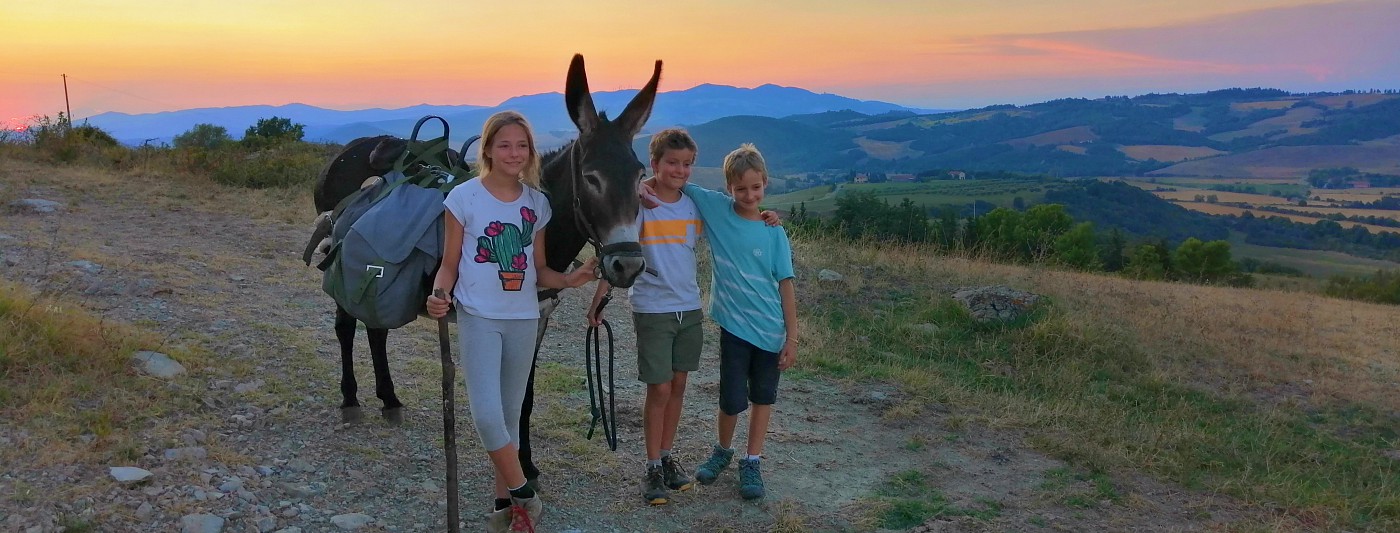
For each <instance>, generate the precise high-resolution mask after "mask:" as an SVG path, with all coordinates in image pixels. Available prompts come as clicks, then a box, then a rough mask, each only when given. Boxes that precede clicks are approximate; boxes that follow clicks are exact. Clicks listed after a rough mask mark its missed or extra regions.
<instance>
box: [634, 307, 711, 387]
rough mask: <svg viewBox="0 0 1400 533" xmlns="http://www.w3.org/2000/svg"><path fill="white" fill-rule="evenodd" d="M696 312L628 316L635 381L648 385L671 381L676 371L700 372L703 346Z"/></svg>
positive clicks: (700, 315)
mask: <svg viewBox="0 0 1400 533" xmlns="http://www.w3.org/2000/svg"><path fill="white" fill-rule="evenodd" d="M703 319H704V313H703V312H702V311H700V310H699V309H696V310H694V311H683V312H679V313H632V325H633V326H634V328H635V329H636V330H637V379H639V380H641V381H642V382H644V383H647V384H649V385H658V384H661V383H665V382H667V381H671V378H673V377H675V373H676V372H694V371H696V370H699V369H700V349H701V347H702V346H703V345H704V339H703V337H702V333H701V332H702V331H703V328H701V322H702V320H703Z"/></svg>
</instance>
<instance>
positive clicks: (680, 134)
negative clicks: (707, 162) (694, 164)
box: [649, 128, 700, 163]
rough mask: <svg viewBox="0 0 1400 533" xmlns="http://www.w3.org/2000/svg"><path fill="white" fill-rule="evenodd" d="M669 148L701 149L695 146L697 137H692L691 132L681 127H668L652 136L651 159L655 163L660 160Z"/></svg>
mask: <svg viewBox="0 0 1400 533" xmlns="http://www.w3.org/2000/svg"><path fill="white" fill-rule="evenodd" d="M667 150H690V151H691V152H699V151H700V149H699V148H696V146H695V139H692V138H691V137H690V134H689V133H687V132H686V131H685V130H683V129H680V128H666V129H664V130H661V131H658V132H656V135H652V136H651V146H650V148H649V151H650V152H651V161H652V162H653V163H655V162H657V161H660V160H661V156H664V155H666V151H667Z"/></svg>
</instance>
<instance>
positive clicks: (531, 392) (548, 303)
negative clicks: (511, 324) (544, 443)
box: [520, 296, 559, 490]
mask: <svg viewBox="0 0 1400 533" xmlns="http://www.w3.org/2000/svg"><path fill="white" fill-rule="evenodd" d="M558 307H559V297H558V296H555V297H552V298H546V299H544V300H541V301H540V322H539V324H540V326H539V332H537V333H536V334H535V357H534V360H532V361H530V380H529V381H527V382H526V383H525V401H524V402H523V403H522V405H521V406H520V470H522V471H524V472H525V480H526V482H528V483H529V484H530V486H531V487H533V488H534V489H536V490H538V489H539V484H540V482H539V477H540V469H539V468H537V467H535V462H534V460H532V458H531V456H530V413H531V412H533V411H534V410H535V368H536V367H537V366H539V362H540V344H541V343H543V342H544V332H545V330H548V329H549V317H550V316H551V315H553V314H554V310H555V309H556V308H558Z"/></svg>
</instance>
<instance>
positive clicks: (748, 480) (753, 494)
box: [739, 459, 763, 500]
mask: <svg viewBox="0 0 1400 533" xmlns="http://www.w3.org/2000/svg"><path fill="white" fill-rule="evenodd" d="M739 495H740V496H743V497H744V499H745V500H756V499H758V498H762V497H763V474H761V473H759V471H758V459H740V460H739Z"/></svg>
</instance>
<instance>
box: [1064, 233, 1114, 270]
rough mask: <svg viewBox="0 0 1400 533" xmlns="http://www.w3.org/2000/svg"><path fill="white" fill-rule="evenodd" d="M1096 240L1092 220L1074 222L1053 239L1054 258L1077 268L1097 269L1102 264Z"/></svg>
mask: <svg viewBox="0 0 1400 533" xmlns="http://www.w3.org/2000/svg"><path fill="white" fill-rule="evenodd" d="M1096 241H1097V239H1096V238H1095V237H1094V223H1093V222H1080V223H1078V224H1075V225H1074V227H1073V228H1070V230H1069V231H1066V232H1065V233H1064V234H1063V235H1060V237H1059V238H1057V239H1055V260H1056V261H1058V262H1060V263H1061V264H1064V265H1069V266H1071V267H1074V268H1077V269H1079V270H1098V269H1099V268H1100V267H1101V266H1102V265H1103V264H1102V263H1100V262H1099V253H1098V247H1097V246H1095V244H1096Z"/></svg>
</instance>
